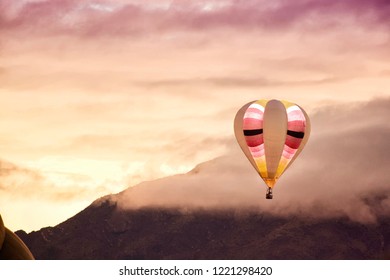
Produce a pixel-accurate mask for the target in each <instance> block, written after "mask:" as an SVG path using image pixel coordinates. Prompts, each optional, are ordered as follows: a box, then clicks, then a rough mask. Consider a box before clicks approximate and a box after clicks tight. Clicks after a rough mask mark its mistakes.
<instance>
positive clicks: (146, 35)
mask: <svg viewBox="0 0 390 280" xmlns="http://www.w3.org/2000/svg"><path fill="white" fill-rule="evenodd" d="M389 18H390V3H389V1H387V0H346V1H325V0H319V1H308V0H298V1H280V0H279V1H266V0H245V1H233V0H230V1H223V0H221V1H187V0H181V1H161V0H159V1H109V0H102V1H89V0H86V1H76V0H53V1H36V0H35V1H28V0H2V1H0V98H1V102H0V159H1V162H0V164H1V165H0V176H1V182H0V213H1V215H2V216H3V220H4V221H5V224H6V225H8V226H9V227H10V228H11V229H13V230H16V229H19V228H23V229H25V230H27V231H29V230H33V229H39V228H40V227H43V226H49V225H55V224H57V223H59V222H61V221H63V220H64V219H66V218H68V217H70V216H71V215H73V214H75V213H77V212H78V211H80V210H81V209H83V208H84V207H86V206H87V205H88V204H89V203H90V202H91V201H92V200H94V199H96V198H98V197H100V196H102V195H105V194H108V193H112V192H114V193H115V192H118V191H121V190H123V189H125V188H126V187H128V186H132V185H135V184H137V183H140V182H142V181H145V180H152V179H156V178H160V177H165V176H168V175H173V174H177V173H183V172H187V171H189V170H190V169H192V168H193V167H194V166H195V165H197V164H198V163H201V162H204V161H207V160H210V159H213V158H215V157H218V156H221V155H229V153H230V152H231V146H230V144H231V143H232V142H231V141H232V139H233V137H234V136H233V129H232V127H233V124H232V122H233V119H234V116H235V113H236V111H237V110H238V109H239V108H240V107H241V106H242V105H243V104H245V103H247V102H249V101H252V100H255V99H263V98H265V99H267V98H276V99H287V100H290V101H293V102H296V103H298V104H299V105H301V106H302V107H303V108H305V110H306V111H307V112H308V113H309V115H313V114H316V113H317V112H318V111H319V110H321V108H323V106H325V105H331V106H337V105H338V104H346V103H350V102H353V101H363V102H365V101H368V100H371V99H375V98H378V97H386V96H387V97H388V96H390V93H389V88H390V62H389V61H390V21H389ZM327 112H329V114H337V112H332V111H331V110H329V111H327ZM325 119H326V118H324V120H325ZM324 122H326V121H324ZM321 125H325V124H324V123H321V122H320V125H319V127H313V128H312V130H313V131H312V137H316V133H320V132H321ZM366 141H368V139H367V140H366ZM309 142H310V141H309ZM291 169H292V168H291ZM286 174H287V173H286Z"/></svg>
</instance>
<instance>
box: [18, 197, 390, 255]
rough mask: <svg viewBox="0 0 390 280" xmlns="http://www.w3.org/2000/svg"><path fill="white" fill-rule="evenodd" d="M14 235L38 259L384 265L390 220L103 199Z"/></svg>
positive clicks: (389, 250) (388, 252)
mask: <svg viewBox="0 0 390 280" xmlns="http://www.w3.org/2000/svg"><path fill="white" fill-rule="evenodd" d="M17 234H18V235H19V236H20V237H21V238H22V240H23V241H24V242H25V243H26V244H27V245H28V246H29V248H30V249H31V251H32V252H33V254H34V256H35V257H36V258H37V259H385V258H389V256H390V219H388V218H386V219H382V220H380V221H379V222H378V223H377V224H375V225H374V224H370V225H365V224H361V223H358V222H353V221H350V220H348V219H347V218H337V219H320V220H318V219H317V220H315V219H304V218H300V217H296V216H291V217H288V218H280V217H276V216H270V215H266V214H264V213H260V212H258V211H255V210H247V211H240V212H237V211H234V210H227V209H226V210H215V211H206V210H201V209H198V210H190V211H184V210H178V209H167V208H165V209H164V208H142V209H138V210H122V209H120V208H118V207H117V204H116V202H112V200H111V199H110V197H109V196H107V197H104V198H102V199H100V200H98V201H96V202H95V203H93V204H92V205H90V206H89V207H87V208H86V209H85V210H83V211H81V212H80V213H79V214H77V215H75V216H74V217H72V218H70V219H69V220H67V221H65V222H63V223H61V224H59V225H57V226H55V227H47V228H43V229H41V230H39V231H36V232H31V233H30V234H27V233H25V232H23V231H18V232H17Z"/></svg>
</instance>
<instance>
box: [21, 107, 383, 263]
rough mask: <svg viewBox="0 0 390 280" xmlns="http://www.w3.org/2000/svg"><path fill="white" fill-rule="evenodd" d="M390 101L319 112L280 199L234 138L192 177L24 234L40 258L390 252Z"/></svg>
mask: <svg viewBox="0 0 390 280" xmlns="http://www.w3.org/2000/svg"><path fill="white" fill-rule="evenodd" d="M389 107H390V100H389V99H377V100H373V101H371V102H368V103H353V104H351V105H344V106H341V105H338V106H334V107H324V109H322V110H321V111H318V112H317V113H315V114H313V116H312V135H311V139H310V140H309V142H308V145H307V146H306V148H305V149H304V151H303V152H302V154H301V156H300V157H299V158H298V159H297V160H296V161H295V162H294V164H293V166H292V167H291V168H290V169H289V170H287V172H286V173H285V174H284V175H283V176H282V178H281V179H280V181H279V182H278V183H277V185H276V188H275V192H274V199H273V200H266V199H265V197H264V196H265V188H264V187H262V186H263V185H264V184H263V182H262V181H261V179H260V178H259V177H258V175H257V174H256V172H255V171H254V170H252V167H251V166H250V164H249V163H248V162H247V161H246V159H245V158H244V156H243V154H242V153H241V151H240V150H239V148H238V145H237V144H236V143H234V141H233V140H232V141H231V143H229V144H228V146H229V150H228V152H227V154H226V155H225V156H222V157H219V158H216V159H214V160H211V161H208V162H205V163H202V164H200V165H198V166H197V167H196V168H194V169H193V170H192V171H190V172H189V173H187V174H180V175H175V176H171V177H166V178H161V179H158V180H154V181H149V182H143V183H141V184H139V185H137V186H133V187H130V188H128V189H126V190H124V191H123V192H121V193H118V194H113V195H108V196H105V197H103V198H100V199H98V200H96V201H95V202H94V203H92V204H91V205H90V206H89V207H88V208H86V209H85V210H83V211H81V212H80V213H78V214H77V215H75V216H74V217H72V218H70V219H68V220H67V221H65V222H63V223H61V224H59V225H57V226H55V227H49V228H43V229H41V230H40V231H36V232H31V233H29V234H27V233H25V232H23V231H19V232H18V234H19V236H20V237H21V238H22V239H23V240H24V241H25V242H26V244H27V245H28V246H29V247H30V249H31V251H32V252H33V254H34V255H35V257H36V258H37V259H384V258H389V257H390V242H389V241H390V186H389V182H390V174H389V172H388V167H389V163H390V162H389V158H388V148H387V145H388V139H389V137H390V124H389V123H388V119H389V117H390V111H389V110H388V108H389ZM259 186H260V187H259Z"/></svg>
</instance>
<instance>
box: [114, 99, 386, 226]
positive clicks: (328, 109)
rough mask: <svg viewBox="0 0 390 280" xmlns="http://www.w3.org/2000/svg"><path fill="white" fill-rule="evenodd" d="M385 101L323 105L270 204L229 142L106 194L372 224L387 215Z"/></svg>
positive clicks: (132, 201)
mask: <svg viewBox="0 0 390 280" xmlns="http://www.w3.org/2000/svg"><path fill="white" fill-rule="evenodd" d="M389 106H390V99H389V98H382V99H376V100H372V101H370V102H367V103H363V102H361V103H358V102H356V103H354V102H352V103H346V104H342V105H337V106H324V107H323V108H321V109H320V110H318V111H317V112H316V113H314V114H312V116H311V119H312V134H311V139H310V140H309V142H308V145H307V147H306V148H305V150H304V151H303V153H302V154H301V156H300V158H298V159H297V160H296V161H295V162H294V165H293V166H292V167H291V168H290V169H289V170H288V171H287V172H286V173H285V174H284V175H283V176H282V178H281V179H280V180H279V182H278V183H277V186H276V188H275V193H274V194H275V197H274V200H272V201H268V200H265V198H264V196H265V187H263V186H265V185H264V183H263V182H262V181H261V179H260V178H259V177H258V175H257V174H256V173H255V171H254V170H252V167H251V166H250V164H249V163H248V162H247V160H246V159H244V158H243V154H242V153H241V151H240V150H239V148H238V145H237V144H236V143H234V141H233V140H232V141H230V142H228V143H227V144H228V152H227V153H226V155H225V156H222V157H219V158H216V159H214V160H212V161H209V162H206V163H203V164H200V165H199V166H197V167H196V168H195V169H193V170H192V171H191V172H189V173H187V174H182V175H176V176H171V177H167V178H162V179H159V180H155V181H150V182H144V183H141V184H139V185H137V186H134V187H131V188H129V189H128V190H125V191H124V192H122V193H119V194H118V195H117V196H112V197H111V199H113V200H115V201H116V202H118V205H119V206H120V207H122V208H124V209H129V208H139V207H148V206H159V207H179V208H182V209H193V208H199V207H200V208H206V209H214V208H234V209H237V210H240V209H247V208H255V209H260V210H261V211H265V212H268V213H272V214H276V215H281V216H287V215H304V216H307V217H313V218H333V217H349V218H350V219H351V220H354V221H359V222H364V223H373V222H375V221H376V220H377V219H378V218H380V217H381V216H382V215H389V214H390V211H389V210H388V209H389V208H387V206H388V205H389V203H390V185H389V182H390V174H389V172H388V166H389V164H390V160H389V158H388V156H387V153H386V152H387V150H388V139H390V125H389V123H388V121H387V120H388V119H389V117H390V114H389V111H388V108H389ZM232 137H233V135H232Z"/></svg>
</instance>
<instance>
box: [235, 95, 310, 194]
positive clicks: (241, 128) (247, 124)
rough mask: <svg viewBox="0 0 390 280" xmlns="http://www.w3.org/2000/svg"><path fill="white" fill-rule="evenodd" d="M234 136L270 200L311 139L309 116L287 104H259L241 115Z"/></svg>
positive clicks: (275, 102) (272, 102)
mask: <svg viewBox="0 0 390 280" xmlns="http://www.w3.org/2000/svg"><path fill="white" fill-rule="evenodd" d="M234 133H235V135H236V139H237V142H238V144H239V145H240V147H241V149H242V151H243V152H244V154H245V156H246V157H247V158H248V160H249V162H250V163H251V164H252V166H253V167H254V168H255V170H256V171H257V172H258V174H259V175H260V177H261V178H262V179H263V180H264V182H265V184H266V185H267V187H268V188H267V194H266V198H267V199H272V197H273V194H272V190H273V188H274V186H275V183H276V182H277V180H278V179H279V178H280V176H282V174H283V173H284V172H285V171H286V170H287V168H289V167H290V166H291V164H292V163H293V162H294V160H295V159H296V158H297V156H298V155H299V154H300V153H301V151H302V149H303V147H304V146H305V144H306V142H307V140H308V139H309V135H310V120H309V117H308V115H307V114H306V112H305V111H304V110H303V109H302V108H301V107H299V106H298V105H296V104H295V103H291V102H288V101H284V100H275V99H272V100H264V99H262V100H257V101H252V102H249V103H247V104H245V105H244V106H243V107H241V109H240V110H239V111H238V112H237V114H236V117H235V120H234Z"/></svg>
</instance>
